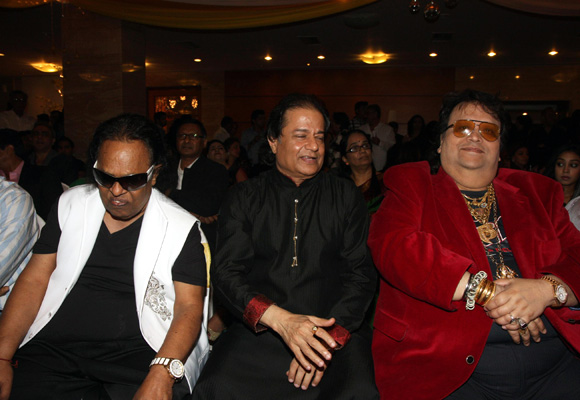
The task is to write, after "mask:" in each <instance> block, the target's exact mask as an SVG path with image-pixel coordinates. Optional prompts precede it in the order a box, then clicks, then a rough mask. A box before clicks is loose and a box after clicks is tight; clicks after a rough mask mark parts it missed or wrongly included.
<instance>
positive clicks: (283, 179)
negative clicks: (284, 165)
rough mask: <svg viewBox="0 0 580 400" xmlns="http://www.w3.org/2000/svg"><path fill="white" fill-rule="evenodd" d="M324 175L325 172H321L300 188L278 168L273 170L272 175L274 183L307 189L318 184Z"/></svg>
mask: <svg viewBox="0 0 580 400" xmlns="http://www.w3.org/2000/svg"><path fill="white" fill-rule="evenodd" d="M323 173H324V172H322V171H319V172H318V173H317V174H316V175H315V176H314V177H313V178H310V179H306V180H305V181H304V182H302V183H301V184H300V186H296V183H294V181H293V180H292V179H291V178H290V177H288V176H287V175H284V174H283V173H282V172H280V171H279V170H278V168H276V167H274V168H273V172H272V175H273V177H274V182H276V183H279V184H281V185H283V186H286V187H292V188H306V187H309V186H312V185H314V184H316V182H318V181H319V180H320V178H321V176H322V174H323Z"/></svg>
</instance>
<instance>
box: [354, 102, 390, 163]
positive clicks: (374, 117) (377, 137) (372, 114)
mask: <svg viewBox="0 0 580 400" xmlns="http://www.w3.org/2000/svg"><path fill="white" fill-rule="evenodd" d="M360 129H361V130H362V131H363V132H365V133H366V134H367V135H369V136H370V137H371V145H372V147H373V164H374V165H375V169H376V170H377V171H382V170H383V169H384V168H385V166H386V165H387V152H388V151H389V149H390V148H391V147H393V146H394V145H395V143H396V141H397V139H396V135H395V131H394V130H393V128H391V126H390V125H387V124H385V123H384V122H381V108H380V107H379V106H378V105H377V104H371V105H370V106H368V107H367V123H366V124H365V125H363V126H361V128H360Z"/></svg>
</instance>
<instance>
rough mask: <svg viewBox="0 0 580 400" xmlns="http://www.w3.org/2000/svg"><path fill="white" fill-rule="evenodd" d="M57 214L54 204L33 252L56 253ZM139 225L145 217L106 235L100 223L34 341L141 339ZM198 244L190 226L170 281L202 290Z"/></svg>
mask: <svg viewBox="0 0 580 400" xmlns="http://www.w3.org/2000/svg"><path fill="white" fill-rule="evenodd" d="M57 213H58V208H57V207H56V206H55V207H53V209H52V210H51V213H50V214H49V217H48V219H47V224H46V226H45V227H44V228H43V230H42V234H41V236H40V239H39V240H38V242H37V243H36V245H35V246H34V249H33V252H34V253H36V254H52V253H55V252H56V251H57V249H58V242H59V240H60V233H61V231H60V227H59V224H58V215H57ZM142 222H143V217H141V218H139V219H137V220H136V221H134V222H133V223H132V224H131V225H129V226H127V227H126V228H124V229H122V230H120V231H118V232H115V233H110V232H109V230H108V229H107V227H106V225H105V223H104V222H103V223H102V224H101V227H100V229H99V233H98V236H97V239H96V241H95V244H94V247H93V249H92V251H91V255H90V256H89V258H88V260H87V263H86V265H85V267H84V268H83V271H82V272H81V274H80V276H79V279H78V281H77V282H76V283H75V286H74V287H73V289H72V290H71V292H70V293H69V294H68V296H67V297H66V299H65V300H64V302H63V304H62V305H61V307H60V308H59V310H58V312H57V313H56V314H55V316H54V317H53V318H52V319H51V321H50V322H49V323H48V324H47V325H46V326H45V327H44V328H43V329H42V331H41V332H39V334H38V335H37V336H36V339H39V340H47V341H50V342H53V343H67V342H79V341H82V342H91V341H97V342H102V341H116V340H121V341H122V340H134V339H138V338H141V332H140V329H139V320H138V317H137V310H136V302H135V290H134V279H133V263H134V259H135V251H136V249H137V242H138V240H139V232H140V231H141V226H142ZM79 234H80V233H79ZM200 240H201V236H200V233H199V229H198V227H197V225H194V226H193V228H192V229H191V231H190V232H189V235H188V237H187V239H186V242H185V244H184V246H183V248H182V250H181V252H180V254H179V256H178V257H177V259H176V261H175V264H174V265H173V267H172V277H173V280H174V281H179V282H184V283H188V284H191V285H196V286H203V287H205V286H206V284H207V275H206V274H207V272H206V264H205V255H204V250H203V245H202V244H201V243H200ZM172 311H173V310H170V312H172ZM73 327H74V329H73Z"/></svg>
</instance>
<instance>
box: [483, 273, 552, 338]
mask: <svg viewBox="0 0 580 400" xmlns="http://www.w3.org/2000/svg"><path fill="white" fill-rule="evenodd" d="M494 282H495V284H496V285H497V288H498V289H500V290H498V292H499V293H498V292H496V295H495V296H494V298H493V299H492V300H491V301H490V302H489V303H488V304H487V305H486V306H485V309H486V311H488V313H487V315H489V317H490V318H493V320H494V321H495V322H496V323H497V324H499V325H501V326H502V327H505V328H506V329H508V330H517V329H519V328H520V326H519V324H518V323H511V320H512V318H516V319H520V320H522V321H523V322H527V323H528V324H529V322H530V321H533V320H535V319H536V318H538V317H539V316H540V315H542V314H543V313H544V310H545V309H546V307H548V306H549V305H550V304H551V303H552V302H553V300H554V294H553V292H552V289H551V287H550V286H549V285H547V284H546V282H544V281H542V280H540V279H521V278H514V279H498V280H496V281H494Z"/></svg>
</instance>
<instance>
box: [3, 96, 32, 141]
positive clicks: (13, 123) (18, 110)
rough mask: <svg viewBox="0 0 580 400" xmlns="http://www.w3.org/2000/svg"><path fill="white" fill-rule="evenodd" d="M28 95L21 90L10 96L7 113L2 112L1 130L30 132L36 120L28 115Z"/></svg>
mask: <svg viewBox="0 0 580 400" xmlns="http://www.w3.org/2000/svg"><path fill="white" fill-rule="evenodd" d="M27 105H28V95H27V94H26V93H24V92H23V91H21V90H14V91H12V92H10V94H9V95H8V105H7V107H6V111H2V112H0V129H12V130H14V131H16V132H22V131H29V130H31V129H32V127H33V126H34V123H35V122H36V118H34V117H33V116H31V115H26V113H25V111H26V106H27Z"/></svg>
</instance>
